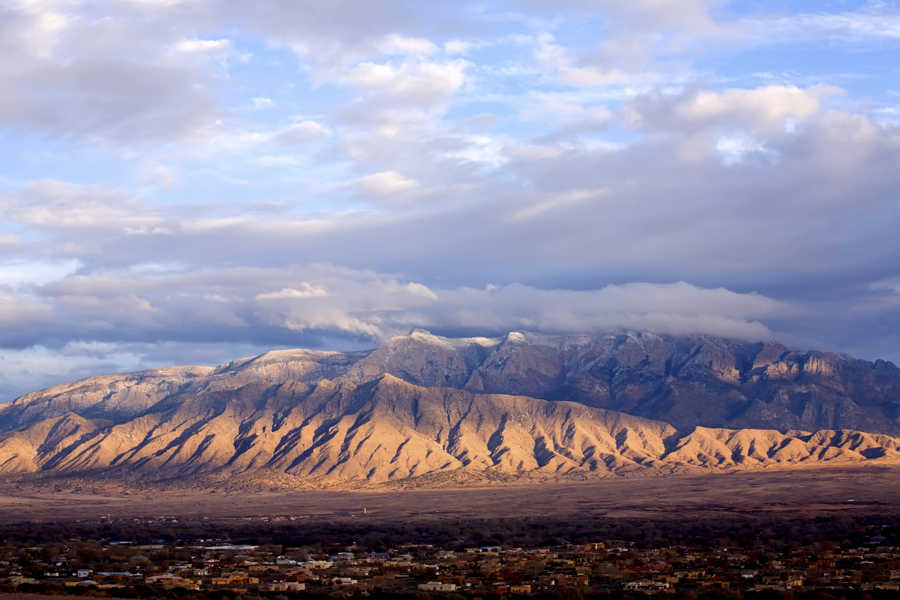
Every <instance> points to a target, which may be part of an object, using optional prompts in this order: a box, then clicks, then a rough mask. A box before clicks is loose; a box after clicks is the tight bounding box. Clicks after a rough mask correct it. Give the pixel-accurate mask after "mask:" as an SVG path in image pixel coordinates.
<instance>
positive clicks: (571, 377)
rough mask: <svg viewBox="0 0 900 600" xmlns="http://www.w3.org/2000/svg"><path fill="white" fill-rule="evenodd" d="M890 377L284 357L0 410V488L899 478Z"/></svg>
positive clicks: (659, 360)
mask: <svg viewBox="0 0 900 600" xmlns="http://www.w3.org/2000/svg"><path fill="white" fill-rule="evenodd" d="M898 406H900V372H898V369H897V368H896V367H895V366H893V365H891V364H889V363H883V362H876V363H867V362H865V361H859V360H855V359H851V358H848V357H843V356H838V355H832V354H825V353H817V352H810V353H797V352H790V351H788V350H786V349H784V348H783V347H781V346H778V345H776V344H747V343H742V342H735V341H730V340H722V339H717V338H708V337H686V338H673V337H664V336H656V335H652V334H647V333H626V334H609V335H600V336H577V337H548V336H538V335H534V334H521V333H511V334H509V335H507V336H505V337H504V338H503V339H490V338H469V339H448V338H441V337H438V336H434V335H432V334H430V333H428V332H424V331H415V332H413V333H412V334H410V335H409V336H403V337H398V338H394V339H392V340H389V341H388V342H387V343H386V344H384V345H383V346H382V347H380V348H378V349H376V350H374V351H371V352H357V353H338V352H319V351H310V350H284V351H275V352H270V353H267V354H263V355H261V356H258V357H253V358H249V359H244V360H239V361H234V362H231V363H228V364H225V365H222V366H220V367H216V368H211V367H172V368H168V369H161V370H156V371H145V372H140V373H133V374H127V375H109V376H101V377H94V378H89V379H86V380H83V381H80V382H75V383H72V384H67V385H63V386H58V387H54V388H50V389H47V390H43V391H40V392H34V393H31V394H27V395H25V396H22V397H20V398H18V399H17V400H15V401H14V402H12V403H11V404H9V405H7V406H5V407H4V408H3V409H0V431H3V432H4V433H0V472H4V473H33V472H60V473H66V474H81V475H87V474H96V473H101V474H105V475H123V476H134V475H140V476H141V477H143V478H146V479H162V478H172V477H174V478H179V477H186V476H192V475H197V474H215V475H218V476H227V475H234V474H251V475H252V474H254V473H259V474H261V475H262V474H277V475H279V476H287V477H289V478H291V479H292V480H296V481H297V482H299V483H339V482H353V481H356V482H371V483H379V482H384V481H395V480H402V479H407V478H415V477H420V476H423V475H429V476H435V475H441V474H449V473H454V474H455V475H456V476H462V477H463V479H465V477H466V476H467V475H472V476H475V475H479V474H483V473H495V474H498V475H503V476H509V477H522V476H528V477H558V476H579V477H581V476H589V475H595V476H608V475H629V474H640V473H669V472H674V471H685V470H687V471H691V470H698V471H706V470H720V469H763V468H779V467H788V466H816V465H821V464H860V463H863V462H866V463H873V464H874V463H878V464H892V463H896V462H900V440H898V438H896V437H894V435H895V434H896V433H897V431H898V429H900V427H898Z"/></svg>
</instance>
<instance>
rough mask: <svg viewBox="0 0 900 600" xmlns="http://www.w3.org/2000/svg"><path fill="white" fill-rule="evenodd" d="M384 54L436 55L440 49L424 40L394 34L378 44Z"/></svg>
mask: <svg viewBox="0 0 900 600" xmlns="http://www.w3.org/2000/svg"><path fill="white" fill-rule="evenodd" d="M378 49H379V50H380V51H381V52H382V53H384V54H421V55H425V54H434V53H435V52H437V51H438V47H437V46H436V45H435V44H434V43H432V42H430V41H429V40H426V39H424V38H414V37H407V36H403V35H398V34H396V33H392V34H390V35H387V36H385V37H384V38H383V39H382V40H381V42H380V43H379V44H378Z"/></svg>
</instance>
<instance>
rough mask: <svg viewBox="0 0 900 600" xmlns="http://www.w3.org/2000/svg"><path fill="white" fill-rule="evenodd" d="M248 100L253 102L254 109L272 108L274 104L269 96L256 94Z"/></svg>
mask: <svg viewBox="0 0 900 600" xmlns="http://www.w3.org/2000/svg"><path fill="white" fill-rule="evenodd" d="M250 102H252V103H253V108H255V109H256V110H262V109H265V108H272V107H273V106H275V101H274V100H272V99H271V98H266V97H264V96H257V97H255V98H251V99H250Z"/></svg>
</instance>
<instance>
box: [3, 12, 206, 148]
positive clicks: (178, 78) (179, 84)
mask: <svg viewBox="0 0 900 600" xmlns="http://www.w3.org/2000/svg"><path fill="white" fill-rule="evenodd" d="M178 29H179V28H160V29H158V30H155V31H153V32H152V33H151V30H150V28H147V27H143V28H141V27H139V28H137V30H136V28H135V27H134V23H133V21H131V20H129V19H117V18H105V19H91V18H86V17H85V16H83V15H81V14H78V12H77V11H76V10H75V9H74V7H72V6H71V5H66V4H57V3H52V2H51V3H33V2H23V3H18V4H16V3H14V4H12V5H6V6H5V7H3V8H0V75H2V77H3V81H4V93H3V95H2V97H0V128H3V129H6V130H11V131H26V132H28V131H37V132H40V133H42V134H45V135H50V136H54V137H74V138H84V139H89V140H91V141H100V142H105V143H113V144H125V143H142V142H145V141H159V140H184V139H189V138H193V137H197V136H199V135H203V132H205V131H206V130H208V129H210V128H211V127H213V126H214V123H215V120H216V118H217V116H218V113H219V110H218V106H217V103H216V100H215V97H214V94H213V91H212V88H213V81H212V77H211V73H210V72H209V71H208V70H206V69H205V68H204V66H205V65H203V64H202V63H200V64H195V63H192V62H185V61H181V60H178V59H177V58H176V57H173V56H169V54H170V53H169V52H168V49H169V48H170V47H173V46H177V47H180V48H181V49H183V50H190V51H191V52H194V53H196V51H197V50H204V49H205V50H210V49H214V48H213V47H212V46H211V45H210V44H212V45H220V44H221V43H222V41H221V40H218V41H210V40H181V41H176V40H175V39H173V38H172V37H169V36H172V35H177V31H178ZM173 30H174V31H173ZM176 54H183V53H176Z"/></svg>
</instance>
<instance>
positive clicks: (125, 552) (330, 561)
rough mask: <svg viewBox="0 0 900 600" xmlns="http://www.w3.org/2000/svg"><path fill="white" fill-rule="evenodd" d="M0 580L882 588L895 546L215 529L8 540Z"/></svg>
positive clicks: (887, 540) (209, 586) (657, 589)
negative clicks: (307, 534)
mask: <svg viewBox="0 0 900 600" xmlns="http://www.w3.org/2000/svg"><path fill="white" fill-rule="evenodd" d="M885 534H887V535H885ZM0 590H2V591H5V592H20V593H25V592H39V593H44V594H66V595H90V596H107V597H154V598H155V597H180V598H193V597H196V598H205V597H216V598H237V597H246V598H288V597H338V598H350V597H404V596H409V597H416V598H429V597H456V598H460V597H464V598H516V597H547V598H590V597H595V596H597V597H605V596H610V595H613V596H616V597H643V596H647V595H660V596H678V597H684V596H688V597H734V598H740V597H745V596H746V597H754V595H755V594H760V593H762V597H797V596H796V594H797V593H798V592H803V591H828V592H830V593H831V594H833V595H828V596H810V597H844V598H850V597H861V598H862V597H866V598H873V597H874V598H878V597H884V598H888V597H896V594H898V593H900V545H898V543H897V540H896V539H894V534H893V530H891V531H888V530H887V528H886V527H884V526H881V527H873V528H870V529H869V530H868V531H866V532H865V535H864V537H862V538H859V539H858V540H855V541H854V542H852V543H850V542H848V541H846V540H845V542H844V543H841V542H834V541H820V542H815V543H810V544H806V545H790V546H784V547H781V548H777V549H775V548H772V547H770V546H769V545H766V544H761V543H757V544H751V545H748V546H746V547H727V546H718V545H710V546H695V545H683V546H682V545H669V546H665V547H647V546H643V547H642V546H641V545H639V544H636V543H635V542H632V541H617V540H598V541H594V542H589V543H577V544H574V543H565V544H561V545H554V546H544V547H505V546H482V547H468V548H454V549H451V548H442V547H439V546H437V545H433V544H404V545H398V546H397V547H389V548H381V549H372V548H363V547H361V546H359V545H355V544H351V545H338V544H331V545H329V544H327V543H321V544H314V545H303V546H296V547H291V546H286V545H276V544H269V545H266V544H260V545H255V544H238V543H232V542H230V541H229V540H224V539H194V540H179V541H177V542H175V543H171V542H165V541H163V540H156V541H154V543H143V542H141V543H139V542H135V541H131V540H115V539H106V540H89V539H78V538H74V539H68V540H64V541H54V542H44V543H39V544H33V545H32V544H28V543H24V542H21V543H16V542H10V541H6V542H4V543H3V544H2V545H0ZM834 594H836V595H834Z"/></svg>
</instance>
